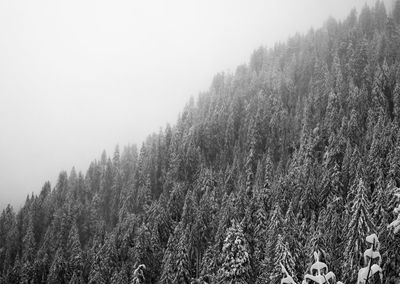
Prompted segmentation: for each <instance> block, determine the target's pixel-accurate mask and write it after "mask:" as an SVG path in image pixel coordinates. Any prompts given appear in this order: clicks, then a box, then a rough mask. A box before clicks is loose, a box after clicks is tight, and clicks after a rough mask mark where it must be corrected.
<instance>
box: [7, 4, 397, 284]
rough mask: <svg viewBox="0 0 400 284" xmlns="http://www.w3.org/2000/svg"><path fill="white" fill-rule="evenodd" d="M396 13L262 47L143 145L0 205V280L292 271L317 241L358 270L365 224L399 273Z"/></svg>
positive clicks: (364, 14) (324, 255) (341, 268)
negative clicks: (18, 203)
mask: <svg viewBox="0 0 400 284" xmlns="http://www.w3.org/2000/svg"><path fill="white" fill-rule="evenodd" d="M399 15H400V0H396V1H395V2H394V5H393V10H392V11H386V8H385V6H384V4H383V2H381V1H377V2H376V4H375V6H374V7H368V6H365V7H364V8H363V9H362V11H360V14H359V16H357V12H356V11H354V10H353V11H352V12H351V13H350V14H349V16H348V17H347V18H346V19H345V20H343V21H336V20H334V19H329V20H328V21H327V22H326V23H325V24H324V26H323V27H322V28H320V29H317V30H310V31H309V32H308V33H307V34H305V35H296V36H293V37H291V38H289V39H288V40H287V42H286V43H281V44H277V45H275V46H274V47H273V48H265V47H260V48H258V49H257V50H256V51H255V52H254V53H253V55H252V56H251V58H250V61H249V64H244V65H241V66H238V67H237V69H236V71H235V72H233V73H220V74H218V75H216V76H215V78H214V79H213V81H212V83H211V86H210V88H209V90H207V91H205V92H203V93H202V94H200V95H199V96H198V98H197V99H196V100H193V99H192V100H190V101H189V102H188V104H187V105H186V106H185V108H184V110H183V112H182V114H181V115H180V117H179V119H178V121H177V122H176V124H175V125H173V126H170V125H167V126H166V127H165V129H162V130H161V131H160V132H159V133H158V134H152V135H150V136H149V137H148V138H147V139H146V141H145V142H144V143H143V145H142V146H141V147H140V148H137V146H136V145H129V146H125V147H123V148H121V149H120V148H119V147H116V149H115V151H114V153H113V155H112V156H107V153H105V152H104V153H102V155H101V157H100V159H99V160H95V161H93V162H92V163H91V164H90V166H89V168H88V169H87V171H86V173H81V172H78V173H77V172H76V170H75V169H72V170H71V172H70V174H67V172H65V171H64V172H62V173H60V175H59V178H58V180H57V183H56V185H55V186H54V187H52V186H51V185H50V183H48V182H47V183H45V184H44V186H43V188H42V190H41V192H40V194H39V195H34V194H32V195H31V196H28V197H27V199H26V202H25V204H24V206H23V207H22V208H21V209H20V210H18V212H15V211H14V209H13V208H11V206H8V207H6V208H5V209H4V210H3V211H2V213H1V215H0V283H190V281H192V279H197V280H196V281H208V283H210V282H211V283H277V282H279V281H280V279H281V277H282V276H283V275H282V273H281V266H280V263H281V264H282V265H283V266H284V267H285V269H286V272H287V273H288V274H290V277H292V279H294V281H297V280H298V281H300V279H302V278H303V276H304V273H305V272H306V271H309V269H310V267H311V265H312V264H313V258H312V257H313V256H312V253H313V252H314V251H317V252H320V255H321V259H319V260H318V262H324V263H326V264H327V265H329V267H330V268H331V269H332V271H334V273H335V275H336V277H337V278H338V279H345V280H346V283H350V284H353V283H356V280H357V272H358V271H359V269H360V268H361V266H362V265H361V264H362V263H360V261H361V262H362V259H363V252H364V250H365V249H367V248H368V247H367V245H366V243H365V237H366V236H367V235H370V234H372V233H376V235H377V236H378V237H379V240H380V245H381V246H380V250H379V251H380V253H381V255H382V260H381V261H382V262H381V264H380V267H381V268H382V270H383V283H398V282H399V281H400V276H399V275H400V274H399V273H400V271H399V269H400V254H399V249H398V248H399V247H400V237H399V232H398V228H399V226H398V224H399V219H398V218H399V217H398V213H399V211H400V209H399V208H398V200H397V199H396V197H395V192H396V189H397V188H398V187H400V146H399V145H400V87H399V86H400V79H399V78H400V49H399V46H400V16H399ZM238 220H240V221H241V222H240V223H239V222H238ZM389 224H391V225H390V226H389ZM388 226H389V227H388ZM141 265H144V266H143V267H142V266H141ZM364 266H365V265H364ZM138 267H142V268H143V269H142V270H141V271H138V270H137V269H138ZM144 267H145V268H144ZM142 275H143V277H142ZM287 276H288V275H287ZM200 279H203V280H200ZM205 279H207V280H205ZM200 283H201V282H200Z"/></svg>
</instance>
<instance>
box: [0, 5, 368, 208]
mask: <svg viewBox="0 0 400 284" xmlns="http://www.w3.org/2000/svg"><path fill="white" fill-rule="evenodd" d="M367 2H368V3H370V4H371V5H373V3H375V1H367ZM364 3H365V1H364V0H363V1H361V0H352V1H350V0H323V1H321V0H305V1H303V0H302V1H300V0H292V1H289V0H264V1H261V0H252V1H245V0H243V1H238V0H236V1H235V0H234V1H232V0H223V1H215V0H214V1H212V0H207V1H204V0H201V1H200V0H199V1H188V0H181V1H178V0H173V1H171V0H170V1H162V0H160V1H131V0H126V1H121V0H117V1H115V0H114V1H105V0H83V1H82V0H65V1H61V0H35V1H29V0H15V1H14V0H2V1H0V209H2V208H3V207H4V206H5V205H6V204H7V203H11V204H12V205H13V206H17V208H18V207H19V206H20V205H21V204H22V203H23V202H24V201H25V197H26V195H27V194H30V193H31V192H35V193H38V192H40V190H41V187H42V185H43V183H44V182H45V181H46V180H50V181H51V182H52V186H54V185H55V181H56V180H57V176H58V173H59V172H60V171H61V170H67V171H68V172H69V171H70V169H71V168H72V166H75V167H76V168H77V170H81V171H82V172H84V173H85V171H86V169H87V167H88V165H89V163H90V161H92V160H94V159H95V158H99V156H100V154H101V152H102V150H103V149H105V150H106V151H107V153H108V154H112V152H113V150H114V147H115V145H116V144H119V145H120V146H121V148H122V146H124V145H127V144H129V143H130V144H132V143H136V144H138V145H139V146H140V144H141V142H142V141H143V140H144V139H145V137H146V136H147V135H148V134H150V133H151V132H154V131H156V132H158V130H159V128H160V127H164V126H165V125H166V123H167V122H169V123H171V124H174V123H175V120H176V118H177V116H178V114H179V112H180V111H181V110H182V108H183V106H184V105H185V103H186V102H187V101H188V99H189V97H190V96H193V97H197V95H198V93H199V92H200V91H205V90H207V89H208V87H209V85H210V83H211V79H212V77H213V76H214V75H215V74H216V73H218V72H220V71H234V70H235V68H236V66H237V65H240V64H242V63H246V62H247V61H248V59H249V57H250V55H251V53H252V51H253V50H254V49H256V48H258V47H259V46H261V45H263V46H267V47H270V46H273V44H274V43H276V42H278V41H285V39H286V38H287V37H288V36H290V35H294V34H295V33H296V32H300V33H306V32H307V31H308V30H309V29H310V28H311V27H314V28H319V27H320V26H322V24H323V23H324V21H325V20H326V19H327V18H328V17H329V16H333V17H334V18H336V19H339V20H340V19H344V18H345V17H346V16H347V15H348V13H349V12H350V10H351V8H353V7H356V8H357V10H358V11H360V10H361V8H362V6H363V5H364Z"/></svg>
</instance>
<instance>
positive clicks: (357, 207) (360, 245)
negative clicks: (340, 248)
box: [343, 179, 374, 281]
mask: <svg viewBox="0 0 400 284" xmlns="http://www.w3.org/2000/svg"><path fill="white" fill-rule="evenodd" d="M354 190H355V191H356V192H355V197H354V203H353V205H352V207H351V218H350V222H349V223H348V227H347V235H346V239H347V245H346V249H345V252H344V255H345V261H344V262H343V269H344V270H345V271H346V279H349V280H351V281H354V280H355V275H356V274H357V270H358V265H357V263H358V261H359V259H360V257H361V256H362V253H363V251H364V239H365V237H366V236H367V234H369V233H372V232H373V230H374V224H373V221H372V217H371V215H370V212H369V210H370V204H369V201H368V199H367V196H366V190H367V189H366V188H365V185H364V182H363V180H362V179H359V182H358V185H357V186H354Z"/></svg>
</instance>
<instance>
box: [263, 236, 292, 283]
mask: <svg viewBox="0 0 400 284" xmlns="http://www.w3.org/2000/svg"><path fill="white" fill-rule="evenodd" d="M280 263H281V264H282V265H283V266H284V267H285V268H286V270H287V272H288V273H289V274H290V275H292V277H294V280H295V281H296V278H295V277H296V276H295V274H294V272H295V261H294V258H293V256H292V254H291V253H290V251H289V247H288V244H287V243H286V242H285V240H284V239H283V236H282V235H280V234H279V235H278V240H277V243H276V247H275V257H274V261H273V269H272V272H271V273H269V274H268V278H267V279H263V280H264V281H265V283H267V282H268V283H271V284H277V283H280V280H281V275H282V269H281V266H280V265H279V264H280Z"/></svg>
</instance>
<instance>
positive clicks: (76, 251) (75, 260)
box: [67, 222, 84, 279]
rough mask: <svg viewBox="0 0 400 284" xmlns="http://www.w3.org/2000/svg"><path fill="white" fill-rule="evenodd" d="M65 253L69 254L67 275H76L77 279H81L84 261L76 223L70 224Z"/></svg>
mask: <svg viewBox="0 0 400 284" xmlns="http://www.w3.org/2000/svg"><path fill="white" fill-rule="evenodd" d="M67 252H68V254H69V258H68V274H69V277H71V276H73V275H76V277H77V279H80V277H82V273H83V267H84V259H83V253H82V249H81V243H80V241H79V233H78V227H77V226H76V222H73V223H72V226H71V230H70V232H69V236H68V242H67Z"/></svg>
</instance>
